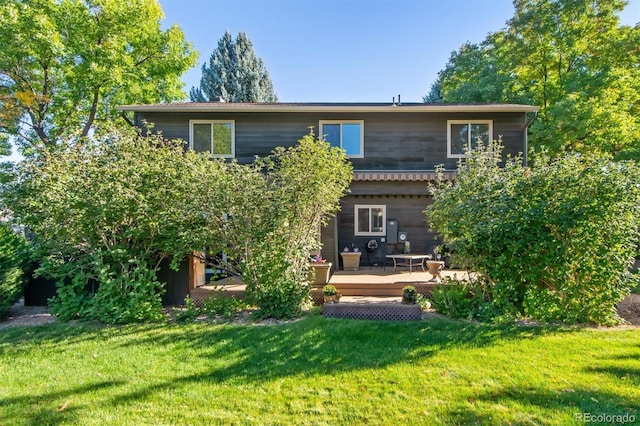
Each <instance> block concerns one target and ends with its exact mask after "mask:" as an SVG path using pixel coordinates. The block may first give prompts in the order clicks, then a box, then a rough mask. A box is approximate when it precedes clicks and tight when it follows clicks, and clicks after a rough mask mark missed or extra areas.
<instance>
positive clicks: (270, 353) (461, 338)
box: [0, 317, 574, 424]
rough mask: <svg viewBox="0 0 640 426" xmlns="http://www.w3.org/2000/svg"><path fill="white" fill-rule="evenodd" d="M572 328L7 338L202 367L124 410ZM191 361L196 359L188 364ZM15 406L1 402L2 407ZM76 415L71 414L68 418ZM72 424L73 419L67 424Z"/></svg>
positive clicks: (14, 344)
mask: <svg viewBox="0 0 640 426" xmlns="http://www.w3.org/2000/svg"><path fill="white" fill-rule="evenodd" d="M572 331H574V329H566V328H552V327H517V326H492V325H486V324H477V323H469V322H460V321H452V320H444V319H432V320H429V321H418V322H382V321H356V320H339V319H326V318H323V317H309V318H306V319H304V320H301V321H295V322H291V323H287V324H281V325H275V326H258V325H246V326H236V325H214V326H210V325H206V324H190V325H166V324H165V325H136V326H123V327H103V326H95V325H86V326H85V325H76V326H66V325H60V324H54V325H48V326H42V327H34V328H32V329H29V330H28V332H25V330H13V331H4V332H2V333H0V335H1V336H2V341H3V343H2V344H0V355H1V354H2V353H3V352H7V353H10V354H11V355H12V356H16V355H18V356H19V354H20V353H21V351H24V352H27V351H33V350H37V346H38V345H41V344H46V345H49V346H55V345H59V347H60V349H61V350H70V349H69V346H70V345H73V344H74V343H79V344H80V343H82V342H83V341H93V340H101V341H104V345H105V346H108V347H109V350H110V351H114V352H119V351H122V352H123V353H125V352H126V349H127V348H129V347H135V348H136V349H141V350H143V351H146V352H147V353H148V354H149V356H154V355H153V354H158V353H160V352H159V351H161V352H162V353H163V354H165V353H175V357H174V358H175V359H176V360H177V361H176V362H189V363H193V364H194V365H195V366H196V367H197V368H193V370H194V371H197V373H193V371H192V373H193V374H189V373H188V372H187V373H186V374H184V375H178V374H174V375H172V376H171V378H168V379H166V380H157V381H154V382H153V383H141V384H140V386H137V387H136V389H134V390H128V391H127V392H125V393H120V392H110V393H109V394H110V396H109V397H108V398H107V400H108V401H110V402H111V404H112V405H114V406H118V405H119V404H122V403H127V402H132V401H140V400H143V399H146V398H151V397H153V395H154V394H155V393H157V392H162V391H165V390H166V389H172V388H173V389H175V388H180V387H188V386H197V385H198V384H201V383H215V384H221V383H226V384H228V385H234V384H239V383H242V384H246V383H256V384H259V383H262V382H264V381H268V380H274V379H278V378H282V377H289V376H302V377H310V376H314V375H327V374H332V375H335V374H337V373H340V372H349V371H354V370H363V369H373V368H379V367H382V368H384V367H386V366H389V365H394V364H398V363H411V362H416V361H419V360H421V359H425V358H429V357H432V356H434V355H435V354H437V353H438V352H440V351H443V350H448V349H457V348H460V349H464V348H482V347H488V346H491V345H494V344H500V343H502V342H505V341H509V340H522V339H536V338H538V337H540V336H543V335H547V334H556V333H570V332H572ZM5 345H8V346H11V348H8V347H7V346H5ZM3 347H4V348H5V349H3ZM71 350H72V349H71ZM186 354H188V355H186ZM187 356H188V361H185V357H187ZM167 368H169V369H170V368H172V367H171V366H167ZM88 386H91V385H88ZM103 386H104V387H107V386H118V383H111V382H107V383H105V384H103ZM120 390H122V389H120ZM78 391H81V390H78V389H71V390H69V391H65V393H68V394H69V395H72V394H73V393H75V392H78ZM35 397H36V398H37V397H38V396H37V395H36V396H35ZM39 397H41V398H45V399H46V400H48V401H54V402H55V401H56V400H57V399H58V398H61V397H60V396H59V395H55V394H54V395H52V394H42V395H40V396H39ZM11 402H12V401H8V400H0V403H2V404H4V403H11ZM14 402H16V403H17V402H19V401H14ZM22 402H27V401H22ZM27 405H32V404H31V403H27ZM49 405H50V404H49ZM50 411H51V410H48V411H47V412H46V413H45V412H42V413H40V414H39V413H37V412H34V413H32V414H33V419H34V421H33V423H34V424H37V423H39V422H38V421H37V417H38V416H41V418H48V417H47V415H48V414H51V413H50ZM72 413H73V412H72V411H70V414H68V416H71V415H72ZM65 415H67V414H65ZM469 415H473V416H474V417H470V418H469V419H470V420H473V421H474V422H476V423H482V422H483V420H485V419H484V417H483V416H484V414H483V413H475V414H474V413H469ZM60 417H61V416H60ZM72 420H73V419H72V418H67V419H66V420H64V421H65V422H69V421H71V422H72Z"/></svg>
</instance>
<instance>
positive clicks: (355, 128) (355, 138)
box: [320, 120, 364, 158]
mask: <svg viewBox="0 0 640 426" xmlns="http://www.w3.org/2000/svg"><path fill="white" fill-rule="evenodd" d="M320 136H321V137H323V138H324V140H325V141H327V142H329V143H330V144H331V146H337V147H340V148H342V149H344V150H345V151H346V152H347V157H354V158H362V157H364V120H322V121H320Z"/></svg>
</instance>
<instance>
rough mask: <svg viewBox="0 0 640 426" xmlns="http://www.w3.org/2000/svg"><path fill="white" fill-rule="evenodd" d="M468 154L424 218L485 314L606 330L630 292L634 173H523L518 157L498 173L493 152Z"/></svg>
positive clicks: (636, 193) (570, 169) (619, 165)
mask: <svg viewBox="0 0 640 426" xmlns="http://www.w3.org/2000/svg"><path fill="white" fill-rule="evenodd" d="M470 155H471V157H470V158H469V159H467V160H466V161H465V162H461V163H460V165H459V168H458V175H457V179H456V182H455V183H454V184H452V185H447V186H444V187H442V188H440V189H436V190H435V191H434V201H433V204H432V205H430V206H429V207H428V208H427V210H426V214H427V218H428V220H429V222H430V223H431V224H432V226H433V227H434V228H435V229H436V230H437V231H438V233H439V234H440V235H441V236H442V238H443V239H444V242H445V243H446V244H447V245H449V246H450V247H451V248H452V249H453V250H454V252H455V256H456V257H457V261H459V262H462V263H463V264H464V265H465V266H466V267H468V268H470V269H471V270H473V271H475V272H478V273H479V276H480V277H481V278H482V279H483V280H484V281H485V282H486V284H487V286H488V293H489V294H490V298H491V301H490V305H491V306H492V308H493V309H492V310H487V309H486V307H485V308H484V309H485V313H486V311H493V312H496V313H510V314H513V313H519V314H525V315H527V316H529V317H531V318H533V319H536V320H543V321H552V322H557V321H562V322H567V323H597V324H614V323H615V322H616V321H617V320H618V318H617V314H616V310H615V307H616V305H617V303H618V302H619V301H620V300H622V298H623V297H624V296H626V295H627V294H628V293H629V290H630V289H631V288H632V287H634V286H636V285H637V283H638V277H637V275H633V274H632V273H631V267H632V265H633V260H634V256H635V255H637V253H638V245H637V244H638V242H639V238H638V237H639V234H638V229H639V227H640V207H639V206H640V170H639V169H638V165H637V164H636V163H635V162H612V161H611V157H610V156H606V155H605V156H600V155H589V156H587V155H567V156H564V157H561V158H557V159H553V160H552V159H550V158H548V157H547V158H544V156H543V155H542V154H541V155H539V156H538V158H537V160H536V161H535V163H534V164H533V165H532V166H530V167H523V165H522V161H521V159H520V158H515V159H513V158H512V159H509V160H508V161H507V162H506V164H505V165H504V167H501V164H500V162H501V146H499V145H497V144H496V145H495V146H492V147H482V146H480V147H479V148H478V150H474V152H473V153H471V154H470ZM464 302H465V303H467V301H464Z"/></svg>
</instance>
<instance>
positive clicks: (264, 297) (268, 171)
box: [218, 134, 352, 318]
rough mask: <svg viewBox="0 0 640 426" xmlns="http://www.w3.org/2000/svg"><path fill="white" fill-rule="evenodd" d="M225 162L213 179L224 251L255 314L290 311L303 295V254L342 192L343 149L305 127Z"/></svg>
mask: <svg viewBox="0 0 640 426" xmlns="http://www.w3.org/2000/svg"><path fill="white" fill-rule="evenodd" d="M230 167H231V169H230V172H228V173H227V174H225V175H224V177H223V178H222V179H221V180H220V181H218V185H219V186H222V187H224V188H225V189H224V190H223V191H222V192H223V193H224V194H226V195H225V197H226V199H225V200H224V201H223V202H222V204H223V205H226V206H227V207H228V213H229V216H228V217H229V219H228V220H227V222H226V224H225V226H224V231H223V232H224V235H225V237H224V239H225V241H226V242H227V244H228V249H227V250H226V252H227V253H228V254H230V255H231V256H232V257H235V258H236V259H238V260H239V272H240V273H241V274H242V279H243V280H244V282H245V283H246V284H247V293H248V295H249V296H250V297H251V299H252V301H253V302H254V303H255V304H256V305H257V306H258V308H259V310H258V312H257V315H258V316H261V317H275V318H290V317H293V316H296V315H298V314H299V312H300V309H301V307H302V304H303V302H304V301H305V300H306V299H307V298H308V297H309V286H308V275H307V271H308V268H309V256H310V254H311V253H315V252H317V251H318V250H319V235H318V232H319V230H320V227H321V225H326V223H327V220H328V218H329V217H330V215H332V214H333V213H334V212H335V211H336V210H337V209H338V207H339V201H340V198H341V197H342V196H343V195H344V194H345V193H346V191H347V188H348V186H349V183H350V182H351V177H352V167H351V164H350V163H349V162H348V160H347V158H346V154H345V152H344V151H343V150H341V149H339V148H335V147H331V146H330V145H329V143H327V142H323V141H318V140H316V139H315V138H314V136H313V134H308V135H306V136H304V137H303V138H302V139H300V141H299V143H298V145H296V146H294V147H291V148H288V149H284V148H277V149H276V150H275V151H274V152H273V153H272V154H271V155H270V156H268V157H265V158H261V159H258V160H256V162H255V163H254V164H251V165H239V164H231V165H230Z"/></svg>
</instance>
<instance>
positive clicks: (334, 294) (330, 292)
mask: <svg viewBox="0 0 640 426" xmlns="http://www.w3.org/2000/svg"><path fill="white" fill-rule="evenodd" d="M322 294H323V295H324V303H338V302H339V301H340V296H341V294H340V293H339V292H338V289H336V287H335V286H333V285H331V284H327V285H325V286H324V287H322Z"/></svg>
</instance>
